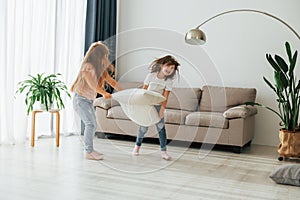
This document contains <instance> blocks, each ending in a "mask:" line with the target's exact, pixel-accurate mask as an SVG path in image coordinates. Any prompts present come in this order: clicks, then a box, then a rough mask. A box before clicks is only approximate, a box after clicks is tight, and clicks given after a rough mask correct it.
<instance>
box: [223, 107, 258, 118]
mask: <svg viewBox="0 0 300 200" xmlns="http://www.w3.org/2000/svg"><path fill="white" fill-rule="evenodd" d="M255 114H257V109H256V107H254V106H246V105H240V106H235V107H232V108H229V109H228V110H226V111H225V112H224V113H223V116H224V117H225V118H227V119H233V118H247V117H249V116H252V115H255Z"/></svg>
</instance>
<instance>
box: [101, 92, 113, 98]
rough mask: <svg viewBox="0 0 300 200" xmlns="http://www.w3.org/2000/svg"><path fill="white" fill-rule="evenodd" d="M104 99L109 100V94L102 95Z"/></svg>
mask: <svg viewBox="0 0 300 200" xmlns="http://www.w3.org/2000/svg"><path fill="white" fill-rule="evenodd" d="M103 97H104V99H110V98H111V94H109V93H106V94H104V95H103Z"/></svg>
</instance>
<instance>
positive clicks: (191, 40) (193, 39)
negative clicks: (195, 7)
mask: <svg viewBox="0 0 300 200" xmlns="http://www.w3.org/2000/svg"><path fill="white" fill-rule="evenodd" d="M233 12H255V13H260V14H263V15H267V16H269V17H271V18H273V19H276V20H277V21H279V22H281V23H282V24H284V25H285V26H287V27H288V28H289V29H290V30H291V31H292V32H293V33H294V34H295V35H296V36H297V38H298V39H299V40H300V36H299V35H298V33H297V32H296V31H295V30H294V29H293V28H292V27H291V26H290V25H289V24H287V23H286V22H285V21H283V20H282V19H280V18H278V17H276V16H274V15H271V14H269V13H266V12H262V11H259V10H254V9H236V10H229V11H225V12H222V13H219V14H217V15H215V16H213V17H211V18H209V19H207V20H205V21H204V22H203V23H201V24H200V25H198V26H197V27H196V28H194V29H191V30H190V31H188V32H187V33H186V35H185V42H186V43H188V44H192V45H202V44H204V43H205V42H206V36H205V33H204V32H203V31H202V30H200V27H201V26H202V25H203V24H206V23H207V22H209V21H210V20H212V19H214V18H217V17H220V16H222V15H226V14H229V13H233Z"/></svg>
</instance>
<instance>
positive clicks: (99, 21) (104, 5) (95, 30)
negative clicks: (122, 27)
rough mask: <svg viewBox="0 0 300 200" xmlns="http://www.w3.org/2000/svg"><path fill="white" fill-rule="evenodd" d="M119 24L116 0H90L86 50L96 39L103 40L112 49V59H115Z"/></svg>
mask: <svg viewBox="0 0 300 200" xmlns="http://www.w3.org/2000/svg"><path fill="white" fill-rule="evenodd" d="M116 26H117V2H116V0H88V1H87V12H86V28H85V52H86V51H87V50H88V48H89V46H90V45H91V44H92V43H93V42H96V41H103V42H104V43H105V44H106V45H107V46H108V47H109V49H110V51H111V57H110V59H111V61H112V62H113V61H114V60H115V52H116V51H115V49H116V37H115V35H116Z"/></svg>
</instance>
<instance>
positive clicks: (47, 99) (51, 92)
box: [16, 73, 71, 114]
mask: <svg viewBox="0 0 300 200" xmlns="http://www.w3.org/2000/svg"><path fill="white" fill-rule="evenodd" d="M60 75H61V74H60V73H57V74H50V75H48V76H44V74H43V73H42V74H37V75H36V76H32V75H28V76H29V77H30V78H29V79H27V80H24V81H21V82H19V83H18V89H17V91H16V94H17V93H20V94H21V93H23V92H26V97H25V104H26V106H27V114H29V113H30V112H31V111H32V110H33V109H34V105H35V104H36V103H37V102H39V103H40V105H41V107H40V108H38V109H41V110H46V111H48V110H49V109H51V108H52V106H53V105H54V104H55V105H56V107H57V108H58V109H62V108H64V107H65V105H64V102H63V100H62V98H61V94H62V93H65V94H67V96H69V97H71V95H70V93H69V92H68V89H67V86H66V84H65V83H64V82H62V81H61V80H59V79H58V76H60Z"/></svg>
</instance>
